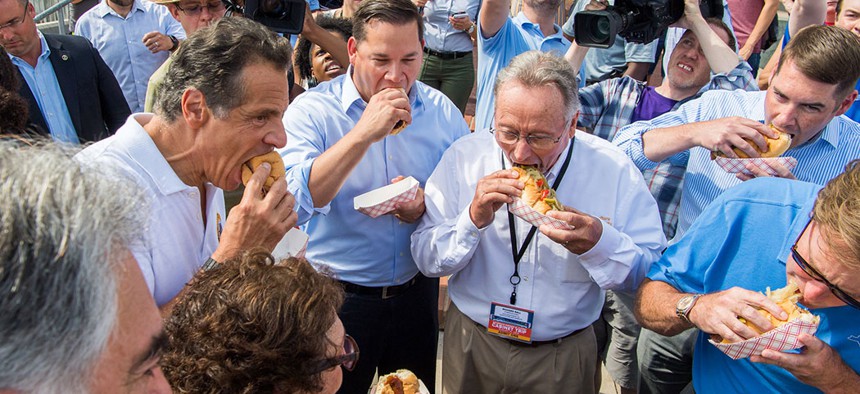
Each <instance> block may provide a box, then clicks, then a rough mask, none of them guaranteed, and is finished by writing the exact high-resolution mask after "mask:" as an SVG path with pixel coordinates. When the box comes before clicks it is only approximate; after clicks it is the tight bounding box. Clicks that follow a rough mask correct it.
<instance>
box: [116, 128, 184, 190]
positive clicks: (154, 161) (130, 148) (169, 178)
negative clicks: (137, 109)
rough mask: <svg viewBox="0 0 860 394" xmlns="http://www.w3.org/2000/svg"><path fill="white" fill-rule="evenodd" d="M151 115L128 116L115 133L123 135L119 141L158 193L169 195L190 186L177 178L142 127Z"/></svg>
mask: <svg viewBox="0 0 860 394" xmlns="http://www.w3.org/2000/svg"><path fill="white" fill-rule="evenodd" d="M153 116H154V115H152V114H134V115H132V116H130V117H129V118H128V120H127V121H126V123H125V125H124V126H123V127H122V128H121V129H120V130H119V131H118V132H117V135H120V134H123V135H125V136H124V137H123V138H121V139H120V141H123V142H122V143H123V145H124V147H125V150H126V151H127V152H128V155H129V157H130V158H131V159H132V160H134V161H136V162H137V163H138V165H140V168H142V169H143V171H145V172H146V175H147V176H149V178H150V179H152V182H153V183H155V185H156V186H157V188H158V192H159V193H160V194H162V195H169V194H173V193H178V192H181V191H184V190H187V189H188V188H189V187H191V186H188V185H186V184H185V183H183V182H182V180H181V179H179V176H178V175H176V172H175V171H174V170H173V167H171V166H170V164H169V163H168V162H167V160H166V159H165V158H164V155H163V154H161V151H159V150H158V146H156V145H155V141H153V140H152V137H151V136H150V135H149V133H147V132H146V130H144V128H143V125H144V124H147V123H149V122H150V121H151V120H152V118H153Z"/></svg>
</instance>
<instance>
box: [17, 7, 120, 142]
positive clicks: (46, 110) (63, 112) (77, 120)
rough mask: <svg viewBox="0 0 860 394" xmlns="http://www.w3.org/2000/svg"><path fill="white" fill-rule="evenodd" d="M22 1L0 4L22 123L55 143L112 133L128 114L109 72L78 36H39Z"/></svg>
mask: <svg viewBox="0 0 860 394" xmlns="http://www.w3.org/2000/svg"><path fill="white" fill-rule="evenodd" d="M35 15H36V11H35V9H34V8H33V5H32V4H30V3H29V2H28V1H27V0H0V45H2V46H3V48H4V49H5V50H6V52H8V54H9V58H11V59H12V63H14V64H15V66H16V67H17V69H18V74H19V79H20V81H21V82H22V83H21V84H20V88H19V90H18V94H19V95H21V97H23V98H24V99H25V100H26V101H27V104H28V106H29V119H28V122H29V123H30V124H31V125H33V126H35V127H34V129H35V130H37V132H39V133H42V134H44V135H46V136H50V137H51V138H52V139H53V140H55V141H60V142H67V143H73V144H77V143H82V142H92V141H98V140H101V139H103V138H106V137H108V136H110V135H112V134H113V133H114V132H115V131H116V129H118V128H119V127H120V126H122V124H123V123H124V122H125V119H126V118H127V117H128V116H129V115H130V114H131V112H130V111H129V109H128V104H127V103H126V101H125V98H124V97H123V95H122V90H121V89H120V87H119V84H118V83H117V80H116V78H114V75H113V73H112V72H111V70H110V69H109V68H108V66H107V65H106V64H105V62H104V60H102V58H101V56H99V53H98V51H96V50H95V49H94V48H93V46H92V45H91V44H90V43H89V42H88V41H87V40H85V39H83V38H81V37H74V36H68V35H55V34H42V33H41V32H40V31H39V30H38V29H37V28H36V23H35V22H34V21H33V17H34V16H35Z"/></svg>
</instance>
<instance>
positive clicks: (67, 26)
mask: <svg viewBox="0 0 860 394" xmlns="http://www.w3.org/2000/svg"><path fill="white" fill-rule="evenodd" d="M30 2H31V3H33V7H34V8H35V9H36V18H35V21H36V25H37V26H38V27H39V30H42V31H44V32H54V33H59V34H68V33H69V32H71V31H72V30H73V29H74V25H73V23H74V21H73V20H72V12H71V11H72V6H71V2H72V0H30Z"/></svg>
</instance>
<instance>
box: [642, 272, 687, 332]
mask: <svg viewBox="0 0 860 394" xmlns="http://www.w3.org/2000/svg"><path fill="white" fill-rule="evenodd" d="M686 295H687V294H685V293H682V292H680V291H678V289H676V288H674V287H672V286H671V285H670V284H668V283H666V282H661V281H652V280H650V279H645V281H644V282H642V285H641V286H640V287H639V294H638V295H637V299H636V308H635V310H634V312H635V314H636V320H637V321H638V322H639V324H640V325H642V327H645V328H647V329H649V330H651V331H654V332H656V333H658V334H661V335H667V336H672V335H676V334H680V333H681V332H683V331H685V330H687V329H689V328H691V327H693V325H692V324H690V323H688V322H687V321H684V320H682V319H681V318H679V317H678V316H677V315H676V314H675V306H676V305H677V304H678V301H680V300H681V298H683V297H684V296H686Z"/></svg>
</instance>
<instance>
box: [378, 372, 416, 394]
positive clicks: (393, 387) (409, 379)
mask: <svg viewBox="0 0 860 394" xmlns="http://www.w3.org/2000/svg"><path fill="white" fill-rule="evenodd" d="M420 388H421V385H420V384H419V383H418V377H417V376H415V374H414V373H412V371H410V370H408V369H398V370H397V372H395V373H390V374H388V375H385V376H382V377H380V378H379V383H378V384H377V385H376V394H418V393H419V392H420Z"/></svg>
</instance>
